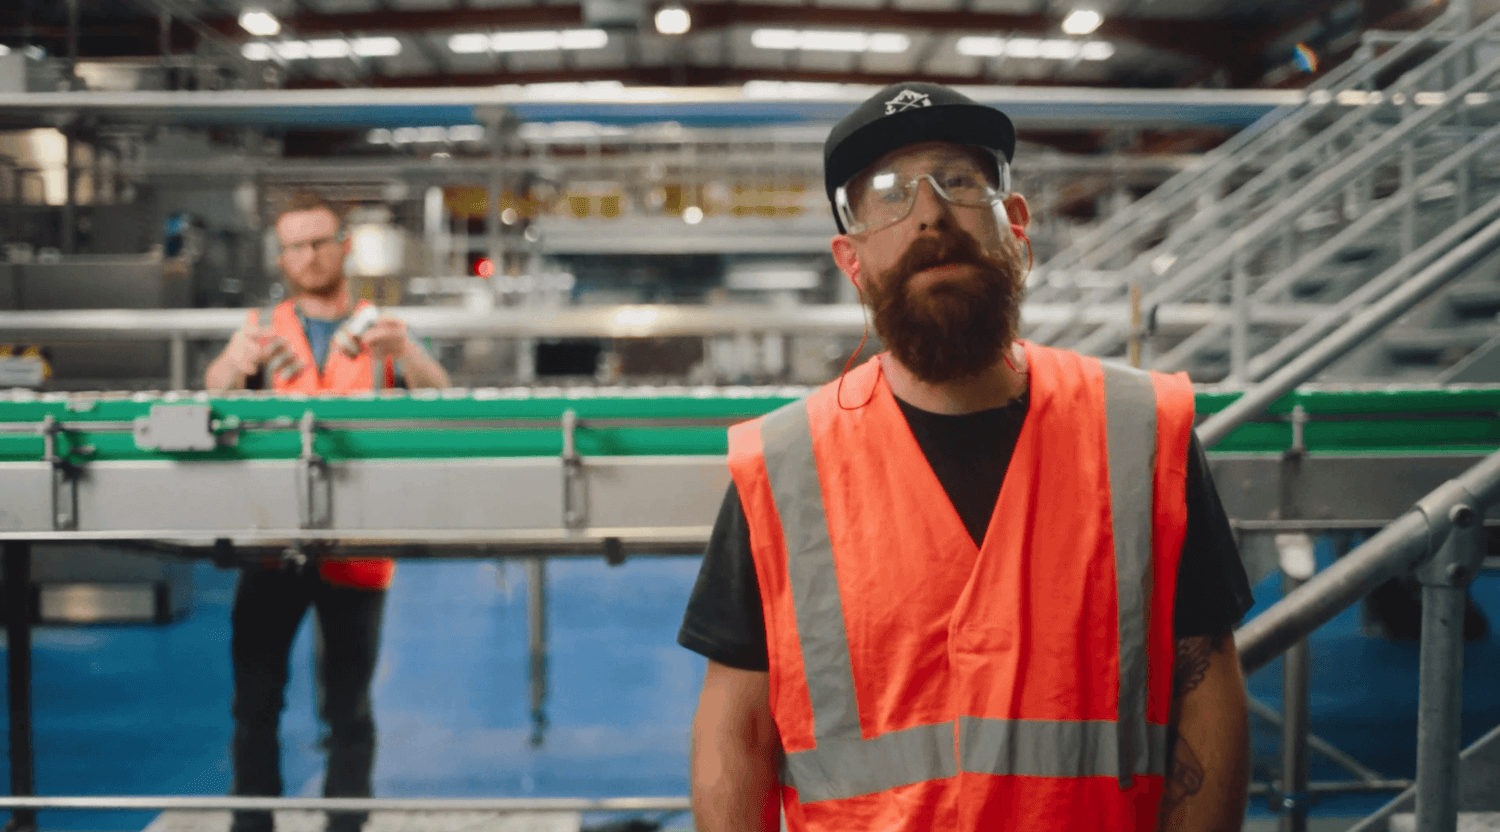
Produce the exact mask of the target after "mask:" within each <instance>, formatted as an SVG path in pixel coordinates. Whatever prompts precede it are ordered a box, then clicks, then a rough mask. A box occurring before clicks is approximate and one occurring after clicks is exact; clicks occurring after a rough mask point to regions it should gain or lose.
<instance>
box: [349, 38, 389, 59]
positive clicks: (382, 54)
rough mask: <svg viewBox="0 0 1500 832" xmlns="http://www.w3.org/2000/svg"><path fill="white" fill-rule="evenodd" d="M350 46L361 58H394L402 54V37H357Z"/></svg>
mask: <svg viewBox="0 0 1500 832" xmlns="http://www.w3.org/2000/svg"><path fill="white" fill-rule="evenodd" d="M350 46H351V47H353V49H354V54H356V55H358V56H360V57H361V58H392V57H395V56H396V55H400V54H401V40H400V38H392V37H379V38H355V39H354V40H353V41H352V42H351V43H350Z"/></svg>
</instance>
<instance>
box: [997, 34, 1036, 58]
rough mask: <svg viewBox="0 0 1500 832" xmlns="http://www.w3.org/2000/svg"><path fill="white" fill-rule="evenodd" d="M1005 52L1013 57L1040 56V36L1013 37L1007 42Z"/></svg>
mask: <svg viewBox="0 0 1500 832" xmlns="http://www.w3.org/2000/svg"><path fill="white" fill-rule="evenodd" d="M1005 54H1006V55H1007V56H1009V57H1012V58H1038V57H1041V54H1042V41H1041V39H1040V38H1011V39H1010V40H1008V41H1006V42H1005Z"/></svg>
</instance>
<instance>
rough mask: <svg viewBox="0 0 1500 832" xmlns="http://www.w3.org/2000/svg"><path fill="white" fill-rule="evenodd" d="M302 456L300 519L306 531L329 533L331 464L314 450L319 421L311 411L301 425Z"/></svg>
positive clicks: (298, 504) (299, 474)
mask: <svg viewBox="0 0 1500 832" xmlns="http://www.w3.org/2000/svg"><path fill="white" fill-rule="evenodd" d="M297 432H298V433H299V434H301V436H302V453H301V454H300V455H298V457H297V486H298V493H297V519H298V521H299V523H300V524H301V527H302V528H304V529H326V528H329V527H330V526H332V525H333V487H332V482H331V478H330V477H329V472H328V461H327V460H325V459H324V458H323V457H322V455H320V454H319V453H318V452H317V451H315V450H313V440H315V439H316V438H317V435H318V419H317V416H315V415H314V414H313V412H312V411H311V410H309V411H306V412H304V413H303V414H302V418H301V419H300V420H299V421H298V422H297Z"/></svg>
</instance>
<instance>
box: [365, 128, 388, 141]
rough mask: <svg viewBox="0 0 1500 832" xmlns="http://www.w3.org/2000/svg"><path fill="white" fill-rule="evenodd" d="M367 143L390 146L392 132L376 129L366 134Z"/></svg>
mask: <svg viewBox="0 0 1500 832" xmlns="http://www.w3.org/2000/svg"><path fill="white" fill-rule="evenodd" d="M365 141H367V142H369V143H370V144H390V143H391V131H390V130H388V129H386V128H384V127H376V128H375V129H374V130H371V131H370V132H368V133H366V134H365Z"/></svg>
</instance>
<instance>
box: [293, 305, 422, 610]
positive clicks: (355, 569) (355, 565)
mask: <svg viewBox="0 0 1500 832" xmlns="http://www.w3.org/2000/svg"><path fill="white" fill-rule="evenodd" d="M369 305H370V304H369V303H368V302H366V301H360V302H359V303H357V304H355V307H354V310H353V311H358V310H359V309H361V308H363V307H365V306H369ZM271 329H272V330H274V331H275V333H276V334H277V335H279V336H281V337H282V338H284V339H286V342H287V344H288V345H289V346H290V347H291V350H292V353H293V354H294V355H296V356H297V358H298V359H299V360H300V361H301V362H302V367H303V369H302V372H300V373H298V374H297V375H295V376H293V377H292V378H290V379H285V380H284V379H282V378H280V377H279V376H275V375H274V374H271V373H268V374H267V375H268V376H271V378H268V381H269V382H270V383H271V385H272V389H273V390H275V391H276V392H277V393H306V394H310V395H316V394H318V393H338V394H347V393H363V392H366V391H369V390H373V389H374V387H375V375H374V358H373V357H372V356H371V355H370V351H369V349H363V350H361V351H360V353H359V355H357V356H354V357H352V358H351V357H350V356H348V355H346V354H344V352H343V351H342V350H340V349H338V348H337V347H335V346H334V345H332V344H329V346H328V356H327V359H326V360H325V361H324V362H323V369H322V371H321V372H319V370H318V363H317V362H316V361H314V360H313V353H312V346H311V345H310V344H308V343H307V333H305V332H303V331H302V322H301V321H299V320H297V307H296V305H295V304H294V303H293V301H289V300H288V301H283V302H282V303H281V304H279V305H278V306H277V307H276V309H275V311H274V312H273V313H272V315H271ZM382 372H383V373H384V374H385V379H386V384H385V386H386V387H391V386H393V385H394V384H395V379H394V376H395V366H394V364H393V363H392V362H391V360H390V359H386V360H385V366H384V367H383V368H382ZM318 574H320V575H321V576H322V577H323V580H325V581H327V582H329V583H331V584H339V585H341V586H352V587H355V588H358V589H387V588H389V587H390V585H391V579H392V578H393V577H394V576H395V574H396V562H395V561H394V560H391V559H389V558H337V559H334V558H324V559H322V560H321V561H319V563H318Z"/></svg>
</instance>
